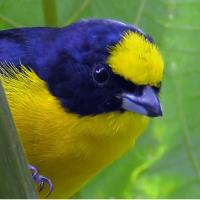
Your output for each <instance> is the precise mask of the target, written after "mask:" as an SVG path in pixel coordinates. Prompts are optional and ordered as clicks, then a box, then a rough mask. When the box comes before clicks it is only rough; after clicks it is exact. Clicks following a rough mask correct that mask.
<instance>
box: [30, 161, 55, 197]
mask: <svg viewBox="0 0 200 200" xmlns="http://www.w3.org/2000/svg"><path fill="white" fill-rule="evenodd" d="M28 168H29V169H30V171H31V174H32V178H33V181H34V182H35V183H37V184H39V192H41V191H42V190H43V189H44V186H45V183H46V184H47V185H48V186H49V192H48V194H47V195H46V197H48V196H49V195H50V194H51V193H52V191H53V184H52V182H51V180H50V179H48V178H46V177H44V176H42V175H40V174H39V170H38V169H37V168H36V167H34V166H32V165H30V164H29V165H28Z"/></svg>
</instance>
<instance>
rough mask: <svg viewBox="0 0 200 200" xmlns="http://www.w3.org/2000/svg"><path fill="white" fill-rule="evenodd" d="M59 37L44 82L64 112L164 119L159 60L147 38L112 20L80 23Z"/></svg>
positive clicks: (150, 39)
mask: <svg viewBox="0 0 200 200" xmlns="http://www.w3.org/2000/svg"><path fill="white" fill-rule="evenodd" d="M59 34H60V35H59V44H58V46H61V45H63V46H64V48H62V50H60V51H59V52H58V58H59V59H57V61H56V62H57V63H56V66H57V67H56V68H55V69H53V68H52V75H51V76H49V78H48V83H49V88H50V91H51V92H52V93H53V94H54V95H55V96H56V97H58V98H59V99H60V101H61V102H62V105H63V106H64V107H65V108H66V109H67V110H68V111H70V112H72V113H76V114H79V115H81V116H87V115H97V114H103V113H108V112H115V111H116V112H124V111H131V112H134V113H139V114H141V115H147V116H152V117H155V116H160V115H162V108H161V105H160V102H159V97H158V95H159V90H160V86H161V81H162V74H163V60H162V57H161V55H160V53H159V50H158V48H157V47H156V45H155V44H154V41H153V39H152V38H151V37H150V36H148V35H147V34H145V33H144V32H143V31H141V30H140V29H138V28H137V27H135V26H133V25H127V24H124V23H121V22H117V21H113V20H83V21H80V22H77V23H75V24H73V25H71V26H69V27H67V28H66V29H61V30H60V33H59Z"/></svg>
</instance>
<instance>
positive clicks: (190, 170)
mask: <svg viewBox="0 0 200 200" xmlns="http://www.w3.org/2000/svg"><path fill="white" fill-rule="evenodd" d="M42 3H43V4H42ZM51 3H53V4H54V3H56V6H57V15H56V10H54V11H53V10H52V16H50V18H51V17H52V18H53V19H51V20H50V21H49V20H48V17H49V16H47V14H44V13H45V12H46V11H45V8H44V7H43V6H42V5H44V4H45V5H46V9H47V10H48V9H53V8H55V7H54V5H53V4H51ZM52 5H53V7H51V6H52ZM199 11H200V1H199V0H123V1H121V0H57V1H53V0H43V1H41V0H0V29H1V30H2V29H7V28H13V27H21V26H44V25H45V24H49V25H58V26H65V25H67V24H69V23H71V22H73V21H76V20H78V19H80V18H113V19H117V20H121V21H124V22H128V23H133V24H136V25H137V26H139V27H140V28H142V29H143V30H144V31H145V32H147V33H149V34H150V35H152V36H153V37H154V39H155V41H156V43H157V44H158V46H159V47H160V48H161V51H162V53H163V56H164V58H165V75H164V81H163V88H162V94H161V99H162V103H163V107H164V117H163V118H160V119H153V120H152V123H151V124H150V126H149V128H148V130H146V132H145V134H143V135H142V136H141V137H140V139H139V140H138V142H137V144H136V146H135V147H134V149H133V150H131V151H130V152H129V153H128V154H126V155H125V156H123V158H121V159H120V160H119V161H117V162H115V163H114V164H113V165H112V166H110V167H108V168H107V169H105V170H104V171H103V172H101V173H100V174H99V175H97V176H96V177H95V178H94V179H93V180H92V181H91V182H90V183H88V184H87V185H86V186H85V188H83V189H82V190H81V191H80V192H79V193H78V194H77V195H78V196H77V197H80V198H117V197H121V198H200V145H199V144H200V135H199V127H200V112H199V111H198V109H199V107H200V105H199V103H200V89H199V85H198V84H199V83H200V67H199V65H200V59H199V54H200V37H199V35H200V21H199V18H200V12H199ZM56 16H57V17H56ZM51 22H52V23H51ZM105 156H106V155H105Z"/></svg>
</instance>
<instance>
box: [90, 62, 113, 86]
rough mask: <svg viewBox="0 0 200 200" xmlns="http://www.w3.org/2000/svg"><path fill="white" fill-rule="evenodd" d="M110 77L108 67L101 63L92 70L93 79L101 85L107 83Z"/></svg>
mask: <svg viewBox="0 0 200 200" xmlns="http://www.w3.org/2000/svg"><path fill="white" fill-rule="evenodd" d="M109 78H110V73H109V69H108V68H107V67H106V66H103V65H97V66H96V67H95V68H94V70H93V79H94V81H95V82H96V83H97V84H98V85H100V86H102V85H105V84H107V83H108V80H109Z"/></svg>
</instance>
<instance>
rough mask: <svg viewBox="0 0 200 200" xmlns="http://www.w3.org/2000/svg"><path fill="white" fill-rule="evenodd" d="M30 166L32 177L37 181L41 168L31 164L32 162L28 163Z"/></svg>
mask: <svg viewBox="0 0 200 200" xmlns="http://www.w3.org/2000/svg"><path fill="white" fill-rule="evenodd" d="M28 168H29V169H30V170H31V172H32V178H33V180H34V182H36V180H37V177H38V175H39V170H38V168H36V167H34V166H32V165H30V164H28Z"/></svg>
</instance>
